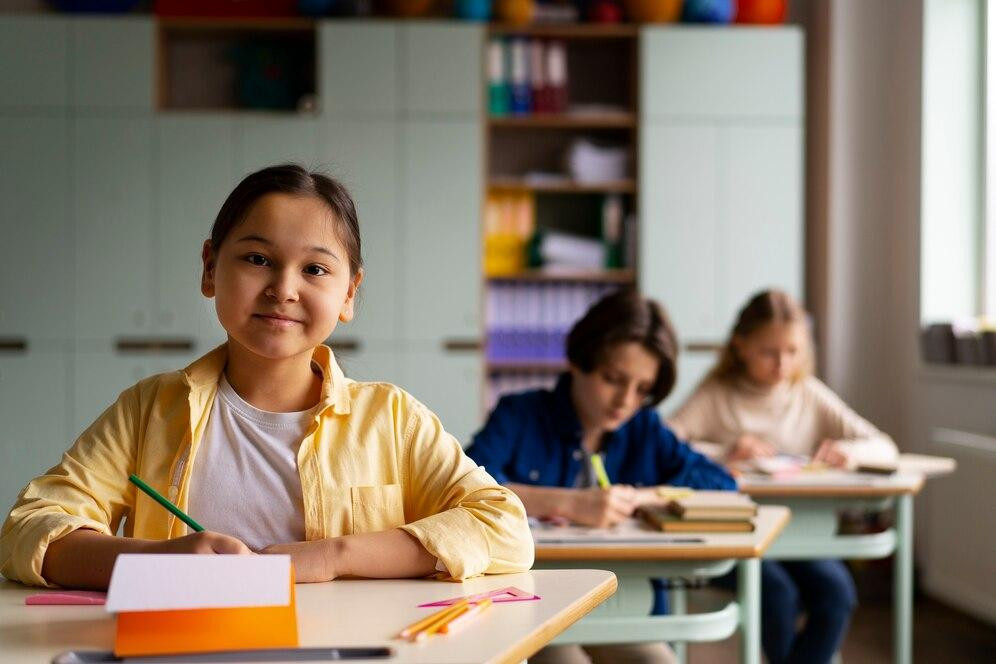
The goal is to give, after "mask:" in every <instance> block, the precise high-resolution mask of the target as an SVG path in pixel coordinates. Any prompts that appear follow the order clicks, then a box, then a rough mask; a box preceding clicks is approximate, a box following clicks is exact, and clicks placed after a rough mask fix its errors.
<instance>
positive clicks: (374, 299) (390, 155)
mask: <svg viewBox="0 0 996 664" xmlns="http://www.w3.org/2000/svg"><path fill="white" fill-rule="evenodd" d="M399 140H400V132H399V131H398V124H397V123H396V122H394V121H391V120H377V119H370V120H353V119H342V118H338V117H329V118H325V119H324V120H323V121H322V122H321V124H320V128H319V144H320V146H321V162H322V163H323V164H325V165H326V168H327V170H328V172H329V173H331V174H332V176H333V177H335V178H336V179H338V180H339V181H340V182H341V183H342V184H344V185H345V186H346V188H347V189H348V190H349V192H350V194H352V196H353V200H354V202H355V203H356V211H357V215H358V217H359V221H360V237H361V240H362V253H363V259H364V263H365V267H364V277H363V282H362V283H361V284H360V294H359V300H358V302H357V305H356V316H355V318H354V319H353V321H352V322H350V323H347V324H342V323H340V325H339V328H338V329H337V330H336V332H335V336H336V337H337V338H350V339H355V340H359V341H361V342H362V343H368V342H371V341H378V342H385V341H390V340H395V339H397V338H398V337H399V336H400V331H399V329H398V325H399V323H400V320H401V314H400V312H399V306H400V304H401V302H400V300H401V297H400V293H399V292H398V291H399V289H398V285H399V280H400V277H401V275H400V270H399V269H398V258H399V253H400V251H402V249H401V247H399V243H398V204H397V199H398V191H397V189H398V186H397V181H398V177H397V172H398V163H397V160H398V142H399Z"/></svg>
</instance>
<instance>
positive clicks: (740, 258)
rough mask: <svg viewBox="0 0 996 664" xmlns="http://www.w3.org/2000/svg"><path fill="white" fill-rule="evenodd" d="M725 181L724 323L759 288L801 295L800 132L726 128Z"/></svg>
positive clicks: (777, 128) (794, 127) (787, 128)
mask: <svg viewBox="0 0 996 664" xmlns="http://www.w3.org/2000/svg"><path fill="white" fill-rule="evenodd" d="M725 139H726V140H725V144H726V149H725V150H724V152H725V153H726V154H727V155H728V162H727V164H726V168H725V173H724V180H725V181H726V182H728V183H729V184H728V187H729V189H728V196H729V203H728V204H727V209H728V216H727V223H726V233H724V235H723V240H724V244H725V247H724V251H723V252H722V260H721V261H720V267H721V268H722V274H721V280H722V284H723V288H722V289H721V293H722V296H723V300H722V301H721V302H720V303H719V306H720V310H721V311H725V312H728V320H727V322H726V325H732V324H733V317H734V314H735V312H736V311H738V310H739V308H740V307H742V306H743V305H744V304H745V303H746V301H747V298H748V297H750V296H751V295H752V294H753V293H755V292H757V291H759V290H761V289H763V288H772V287H774V288H780V289H783V290H787V291H788V292H789V293H791V294H792V295H794V296H795V297H797V298H801V297H802V295H803V293H802V290H803V280H804V276H803V257H804V255H805V248H804V246H803V242H804V241H803V201H802V191H803V168H804V167H803V160H802V150H803V147H802V140H803V139H802V129H801V127H800V126H797V125H788V126H776V125H772V126H756V127H750V126H746V127H731V128H729V129H728V130H727V131H726V132H725Z"/></svg>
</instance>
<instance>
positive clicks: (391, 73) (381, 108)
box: [317, 21, 400, 117]
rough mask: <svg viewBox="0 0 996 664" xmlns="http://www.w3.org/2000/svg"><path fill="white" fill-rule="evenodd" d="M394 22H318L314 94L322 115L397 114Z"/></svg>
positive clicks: (397, 91) (396, 48) (395, 30)
mask: <svg viewBox="0 0 996 664" xmlns="http://www.w3.org/2000/svg"><path fill="white" fill-rule="evenodd" d="M399 31H400V28H399V27H398V25H397V24H395V23H391V22H388V21H378V22H367V21H323V22H322V23H320V24H319V28H318V46H317V50H318V75H319V83H318V96H319V108H320V109H321V111H322V113H323V114H324V115H347V116H348V115H352V116H359V117H370V116H371V115H376V116H381V117H384V116H393V115H394V114H395V113H396V112H397V110H398V106H399V104H398V96H399V87H400V76H399V72H398V57H399V53H398V48H399V47H398V33H399Z"/></svg>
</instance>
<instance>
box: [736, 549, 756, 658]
mask: <svg viewBox="0 0 996 664" xmlns="http://www.w3.org/2000/svg"><path fill="white" fill-rule="evenodd" d="M738 567H739V568H740V569H739V570H738V571H737V602H739V604H740V662H741V664H760V662H761V560H760V559H759V558H747V559H745V560H741V561H740V562H739V563H738Z"/></svg>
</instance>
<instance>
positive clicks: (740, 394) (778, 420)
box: [668, 376, 898, 467]
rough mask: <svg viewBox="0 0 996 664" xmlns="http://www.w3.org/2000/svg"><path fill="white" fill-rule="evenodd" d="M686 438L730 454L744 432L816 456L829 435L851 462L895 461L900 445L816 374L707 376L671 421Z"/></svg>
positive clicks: (782, 448)
mask: <svg viewBox="0 0 996 664" xmlns="http://www.w3.org/2000/svg"><path fill="white" fill-rule="evenodd" d="M668 423H669V424H670V425H671V428H672V429H673V430H674V432H675V433H676V434H677V435H678V436H679V437H681V438H684V439H686V440H691V441H693V442H696V443H699V442H703V443H714V444H718V445H720V446H721V448H722V451H723V452H724V453H725V452H726V451H728V450H729V448H730V447H731V446H732V445H733V443H734V441H736V439H737V437H739V436H740V435H741V434H745V433H749V434H753V435H755V436H759V437H761V438H763V439H765V440H767V441H768V442H770V443H771V444H772V445H774V446H775V447H776V448H778V450H779V451H781V452H785V453H788V454H801V455H811V454H813V453H814V452H815V451H816V448H817V447H818V446H819V444H820V441H822V440H823V439H825V438H830V439H833V440H838V441H841V442H843V443H844V450H845V453H846V454H847V457H848V465H849V466H851V467H853V466H854V465H856V464H858V463H864V462H889V461H894V460H895V459H896V456H897V454H898V452H897V450H896V444H895V443H894V442H892V439H891V438H890V437H889V436H887V435H886V434H884V433H882V432H881V431H879V430H878V429H876V428H875V426H874V425H873V424H872V423H871V422H869V421H868V420H866V419H864V418H863V417H861V416H860V415H858V414H857V413H855V412H854V411H853V410H851V408H849V407H848V405H847V404H845V403H844V402H843V401H842V400H841V398H840V397H838V396H837V395H836V394H834V393H833V391H832V390H831V389H830V388H829V387H827V386H826V385H824V384H823V383H822V382H820V381H819V380H817V379H816V378H813V377H811V376H810V377H808V378H803V379H801V380H799V381H797V382H793V383H786V384H781V385H778V386H776V387H774V388H762V387H758V386H756V385H755V384H753V383H751V382H750V381H748V380H747V379H745V378H740V379H734V380H733V381H732V382H725V381H719V380H716V379H713V378H709V379H706V380H705V381H703V382H702V384H700V385H699V387H698V388H697V389H696V390H695V392H694V393H693V394H692V396H691V397H689V398H688V400H687V401H686V402H685V403H684V404H683V405H682V406H681V407H680V408H679V409H678V411H677V412H676V413H675V414H674V415H673V416H672V417H671V418H670V419H669V421H668Z"/></svg>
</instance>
